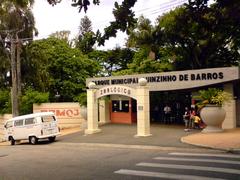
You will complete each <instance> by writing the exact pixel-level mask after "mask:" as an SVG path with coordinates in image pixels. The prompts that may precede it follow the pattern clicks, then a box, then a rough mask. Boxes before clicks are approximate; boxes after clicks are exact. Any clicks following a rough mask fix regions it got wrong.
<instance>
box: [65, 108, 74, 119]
mask: <svg viewBox="0 0 240 180" xmlns="http://www.w3.org/2000/svg"><path fill="white" fill-rule="evenodd" d="M66 115H67V116H68V117H72V115H73V111H72V110H71V109H68V110H67V111H66Z"/></svg>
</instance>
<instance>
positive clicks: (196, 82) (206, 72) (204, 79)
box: [85, 67, 240, 136]
mask: <svg viewBox="0 0 240 180" xmlns="http://www.w3.org/2000/svg"><path fill="white" fill-rule="evenodd" d="M86 84H88V87H89V89H88V90H87V109H88V119H87V121H88V122H87V125H88V127H87V129H86V131H85V133H86V134H93V133H97V132H100V131H101V130H100V129H99V127H98V119H100V122H101V121H102V119H104V118H102V116H101V109H100V118H98V108H99V106H98V99H99V98H100V97H103V96H107V95H123V96H127V97H131V98H133V99H135V100H137V134H136V135H137V136H150V135H151V133H150V110H149V109H150V102H149V99H150V98H149V92H150V91H162V92H168V91H177V90H184V89H187V90H191V91H192V93H194V92H197V91H198V90H200V89H202V88H208V87H213V86H220V87H222V89H224V91H226V92H229V93H230V94H231V100H230V101H229V102H228V103H225V104H224V105H223V107H224V109H225V110H226V118H225V120H224V122H223V124H222V127H223V129H233V128H236V126H240V115H239V113H238V112H239V109H240V93H239V87H240V69H239V67H224V68H210V69H198V70H187V71H175V72H163V73H150V74H136V75H125V76H111V77H97V78H88V79H87V80H86ZM101 103H102V102H101V100H100V105H101V106H102V104H101ZM105 104H107V103H105ZM105 109H107V108H105ZM103 114H104V113H103ZM106 114H107V113H105V115H106Z"/></svg>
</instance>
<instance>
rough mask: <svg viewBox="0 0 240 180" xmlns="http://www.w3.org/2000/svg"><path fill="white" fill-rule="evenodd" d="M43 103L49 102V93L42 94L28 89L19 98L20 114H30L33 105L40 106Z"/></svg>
mask: <svg viewBox="0 0 240 180" xmlns="http://www.w3.org/2000/svg"><path fill="white" fill-rule="evenodd" d="M45 102H49V93H42V92H38V91H35V90H33V89H31V88H29V89H27V90H26V91H25V93H24V95H23V96H22V98H21V103H20V113H21V114H29V113H32V107H33V104H34V103H36V104H41V103H45Z"/></svg>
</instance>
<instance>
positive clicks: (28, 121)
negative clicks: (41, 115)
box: [25, 118, 35, 125]
mask: <svg viewBox="0 0 240 180" xmlns="http://www.w3.org/2000/svg"><path fill="white" fill-rule="evenodd" d="M34 123H35V120H34V118H30V119H25V125H30V124H34Z"/></svg>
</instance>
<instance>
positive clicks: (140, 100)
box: [136, 78, 152, 137]
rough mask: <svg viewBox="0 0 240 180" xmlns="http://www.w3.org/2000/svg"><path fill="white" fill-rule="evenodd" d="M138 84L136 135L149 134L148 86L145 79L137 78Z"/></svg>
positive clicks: (144, 135)
mask: <svg viewBox="0 0 240 180" xmlns="http://www.w3.org/2000/svg"><path fill="white" fill-rule="evenodd" d="M139 84H140V86H139V87H138V88H137V135H136V136H143V137H146V136H151V135H152V134H151V133H150V113H149V109H150V108H149V106H150V105H149V88H148V87H147V86H146V84H147V80H146V79H144V78H141V79H139Z"/></svg>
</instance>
